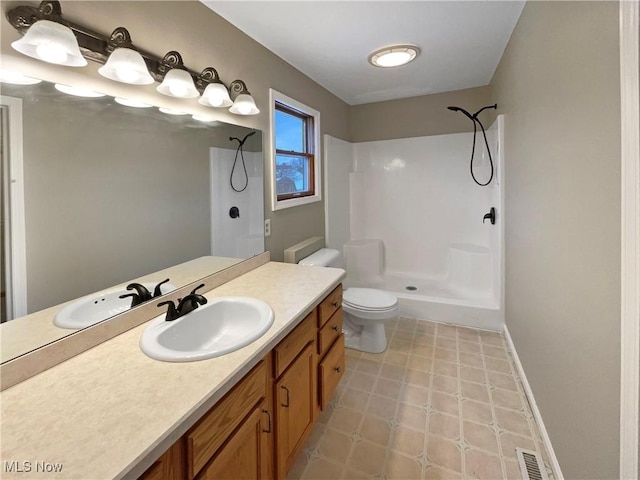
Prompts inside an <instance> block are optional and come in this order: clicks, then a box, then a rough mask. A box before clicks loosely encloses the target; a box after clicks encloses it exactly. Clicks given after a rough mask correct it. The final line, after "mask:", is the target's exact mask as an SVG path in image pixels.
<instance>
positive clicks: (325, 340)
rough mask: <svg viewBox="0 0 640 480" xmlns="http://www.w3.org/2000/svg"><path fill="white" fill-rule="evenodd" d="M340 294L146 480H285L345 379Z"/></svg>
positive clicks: (198, 425)
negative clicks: (319, 415) (337, 388)
mask: <svg viewBox="0 0 640 480" xmlns="http://www.w3.org/2000/svg"><path fill="white" fill-rule="evenodd" d="M341 305H342V286H341V285H339V286H338V287H336V288H335V289H334V290H333V291H332V292H331V293H330V294H329V295H327V297H326V298H325V299H323V300H322V301H321V302H320V303H319V304H318V306H317V307H316V308H314V309H313V310H312V311H311V313H309V314H308V315H307V316H306V317H305V318H304V320H302V322H300V324H299V325H297V326H296V327H295V328H294V329H293V330H292V331H291V333H289V334H288V335H287V336H286V337H285V338H284V339H283V340H282V341H280V343H278V345H276V347H275V348H274V349H273V350H272V351H271V352H269V354H268V355H266V356H265V358H263V359H262V360H261V361H260V362H259V363H258V364H257V365H256V366H255V367H254V368H253V369H251V371H250V372H249V373H247V374H246V375H245V376H244V377H243V378H242V380H240V381H239V382H238V383H237V384H236V385H235V386H234V387H233V388H232V389H231V390H230V391H229V392H228V393H227V394H226V395H225V396H224V397H222V399H221V400H220V401H218V403H216V405H215V406H214V407H213V408H211V410H209V411H208V412H207V413H206V414H205V415H203V416H202V418H201V419H200V420H198V422H197V423H196V424H195V425H194V426H193V427H192V428H191V429H190V430H189V431H188V432H187V433H186V434H185V435H183V436H182V438H180V440H178V442H176V443H175V444H174V445H173V446H172V447H171V448H170V449H169V450H168V451H167V452H165V453H164V454H163V455H162V456H161V457H160V458H159V459H158V460H157V461H156V462H155V463H154V464H153V465H152V466H151V467H150V468H149V469H148V470H147V471H146V472H145V473H144V474H143V475H142V476H141V477H140V478H141V479H143V480H163V479H164V480H180V479H182V480H204V479H215V480H223V479H233V480H244V479H247V480H248V479H252V480H253V479H262V480H272V479H274V478H278V479H284V478H285V477H286V474H287V472H288V470H289V469H290V468H291V465H292V464H293V462H294V461H295V459H296V457H297V455H298V454H299V453H300V451H301V450H302V448H303V447H304V445H305V443H306V441H307V439H308V437H309V435H310V434H311V431H312V430H313V427H314V424H315V422H316V419H317V417H318V413H319V410H320V408H325V407H326V405H327V403H328V402H329V400H330V399H331V396H332V395H333V392H334V391H335V388H336V386H337V385H338V382H339V381H340V378H341V377H342V375H343V373H344V364H345V356H344V339H343V335H342V308H341Z"/></svg>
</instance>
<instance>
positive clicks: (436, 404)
mask: <svg viewBox="0 0 640 480" xmlns="http://www.w3.org/2000/svg"><path fill="white" fill-rule="evenodd" d="M429 405H430V406H431V409H432V410H433V411H435V412H440V413H448V414H449V415H454V416H456V417H458V416H460V409H459V408H458V399H457V398H456V397H454V396H453V395H449V394H446V393H442V392H436V391H433V392H431V399H430V403H429Z"/></svg>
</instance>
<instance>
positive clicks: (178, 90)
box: [169, 83, 187, 97]
mask: <svg viewBox="0 0 640 480" xmlns="http://www.w3.org/2000/svg"><path fill="white" fill-rule="evenodd" d="M169 91H170V92H171V95H173V96H174V97H184V96H185V95H186V94H187V87H186V85H184V84H183V83H172V84H171V85H169Z"/></svg>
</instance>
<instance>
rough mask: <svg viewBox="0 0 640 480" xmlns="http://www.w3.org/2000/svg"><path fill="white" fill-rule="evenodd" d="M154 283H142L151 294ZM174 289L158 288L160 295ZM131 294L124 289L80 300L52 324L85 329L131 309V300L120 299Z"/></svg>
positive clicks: (60, 312) (171, 287) (106, 291)
mask: <svg viewBox="0 0 640 480" xmlns="http://www.w3.org/2000/svg"><path fill="white" fill-rule="evenodd" d="M158 283H159V282H156V283H142V285H143V286H144V287H145V288H146V289H147V290H149V292H152V293H153V290H154V289H155V287H156V285H157V284H158ZM175 289H176V287H175V286H174V285H172V284H170V283H165V284H163V285H161V286H160V290H161V291H162V294H163V295H164V294H165V293H169V292H172V291H174V290H175ZM130 293H132V291H131V290H127V289H126V288H125V287H119V288H117V289H109V290H104V291H102V292H98V293H96V294H93V295H89V296H87V297H83V298H80V299H79V300H76V301H75V302H72V303H70V304H69V305H67V306H66V307H64V308H63V309H62V310H60V311H59V312H58V313H57V314H56V316H55V317H54V319H53V324H54V325H55V326H56V327H60V328H73V329H79V328H85V327H88V326H90V325H94V324H96V323H98V322H101V321H103V320H106V319H107V318H111V317H113V316H114V315H117V314H119V313H122V312H125V311H127V310H129V309H130V308H131V298H120V295H126V294H130Z"/></svg>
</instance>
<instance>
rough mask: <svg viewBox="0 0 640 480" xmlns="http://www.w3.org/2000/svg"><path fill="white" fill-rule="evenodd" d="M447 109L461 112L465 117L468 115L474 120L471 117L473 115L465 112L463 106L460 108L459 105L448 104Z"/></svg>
mask: <svg viewBox="0 0 640 480" xmlns="http://www.w3.org/2000/svg"><path fill="white" fill-rule="evenodd" d="M447 108H448V109H449V110H451V111H453V112H462V113H464V114H465V115H466V116H467V117H469V119H470V120H471V121H474V119H473V115H471V114H470V113H469V112H467V111H466V110H465V109H464V108H460V107H456V106H450V107H447Z"/></svg>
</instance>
